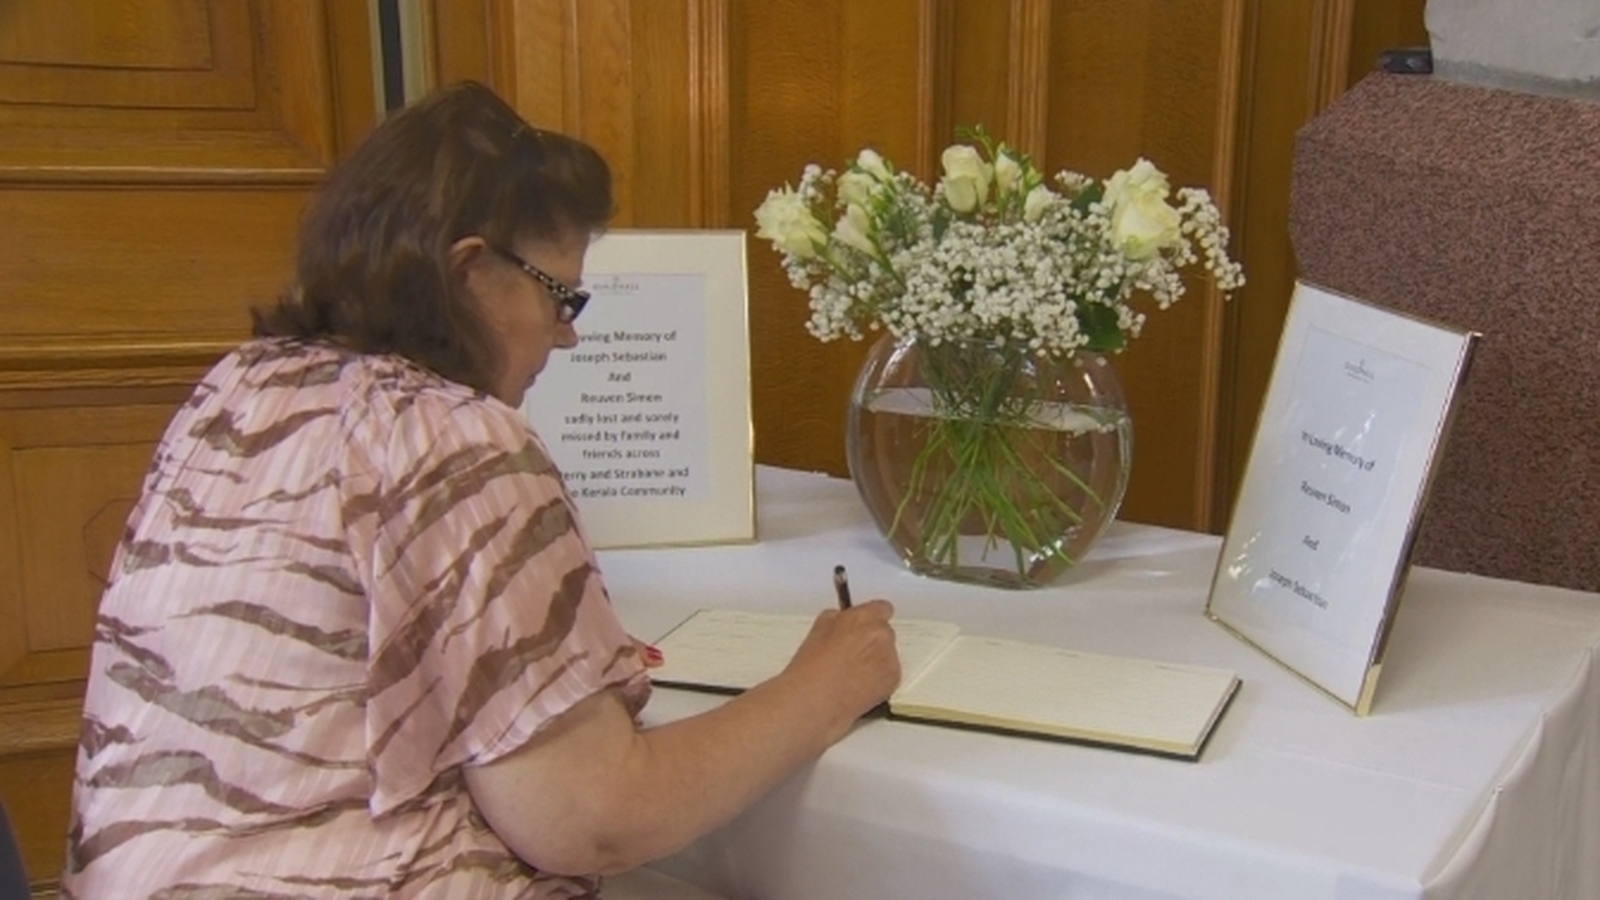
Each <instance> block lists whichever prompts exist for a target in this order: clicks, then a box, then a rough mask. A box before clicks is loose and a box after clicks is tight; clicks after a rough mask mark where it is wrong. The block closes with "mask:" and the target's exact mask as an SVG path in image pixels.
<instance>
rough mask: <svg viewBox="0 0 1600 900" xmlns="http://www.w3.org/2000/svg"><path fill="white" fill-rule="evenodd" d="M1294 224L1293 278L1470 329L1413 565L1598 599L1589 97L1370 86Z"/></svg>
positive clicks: (1597, 369) (1349, 103) (1598, 344)
mask: <svg viewBox="0 0 1600 900" xmlns="http://www.w3.org/2000/svg"><path fill="white" fill-rule="evenodd" d="M1290 231H1291V237H1292V239H1293V242H1294V249H1295V254H1296V256H1297V258H1298V262H1299V265H1300V271H1301V277H1302V278H1304V279H1305V280H1307V281H1310V282H1313V283H1315V284H1319V285H1322V286H1324V287H1327V288H1330V289H1332V290H1336V291H1340V292H1343V293H1346V294H1350V295H1353V296H1355V297H1360V298H1362V299H1366V300H1370V301H1373V302H1376V303H1380V304H1382V305H1384V306H1387V307H1390V308H1392V309H1397V310H1400V311H1403V312H1408V313H1412V314H1414V315H1420V316H1424V317H1427V318H1430V319H1434V320H1436V321H1440V322H1443V323H1446V324H1449V325H1453V326H1457V327H1461V328H1470V329H1473V330H1476V331H1480V332H1482V334H1483V339H1482V341H1481V342H1480V343H1479V345H1478V350H1477V354H1476V357H1475V359H1474V361H1473V364H1472V370H1471V371H1470V372H1469V373H1468V376H1467V379H1466V383H1465V385H1464V386H1463V388H1462V396H1461V397H1460V404H1461V405H1460V409H1459V412H1458V414H1457V419H1456V423H1455V427H1454V430H1453V431H1452V432H1451V434H1450V439H1449V443H1448V445H1447V446H1446V448H1445V453H1444V456H1443V459H1442V460H1441V461H1440V463H1439V468H1438V471H1437V475H1436V480H1435V483H1434V490H1433V495H1432V499H1431V501H1430V502H1429V505H1428V507H1427V510H1426V512H1425V513H1424V517H1423V521H1422V527H1421V532H1420V535H1419V539H1418V544H1417V551H1416V555H1415V556H1414V557H1413V558H1414V560H1415V562H1417V563H1418V564H1420V565H1426V566H1435V567H1439V568H1445V569H1452V570H1456V571H1466V572H1476V573H1480V574H1485V575H1492V576H1496V577H1501V578H1510V579H1514V580H1517V581H1528V582H1536V583H1541V584H1554V585H1561V586H1565V587H1573V588H1579V589H1582V590H1588V591H1600V549H1597V545H1600V414H1597V412H1596V397H1597V396H1600V104H1595V103H1590V102H1585V101H1582V100H1573V99H1563V98H1556V97H1545V96H1536V95H1533V94H1524V93H1517V92H1513V91H1506V90H1497V89H1492V88H1483V87H1473V86H1468V85H1462V84H1456V83H1452V82H1447V81H1441V80H1439V79H1434V78H1411V77H1407V76H1401V75H1391V74H1385V73H1374V74H1372V75H1368V76H1367V77H1366V78H1365V79H1363V80H1362V81H1361V82H1360V83H1359V84H1357V85H1356V86H1355V87H1354V88H1352V89H1351V90H1350V91H1349V92H1348V93H1347V94H1346V95H1345V96H1344V97H1342V98H1341V99H1340V100H1339V101H1337V102H1336V103H1334V104H1333V105H1332V106H1330V107H1329V108H1328V109H1327V110H1326V111H1325V112H1324V113H1323V114H1322V115H1320V116H1318V117H1317V118H1316V119H1314V120H1313V121H1312V122H1310V123H1309V124H1308V125H1306V126H1305V127H1304V128H1303V129H1301V131H1300V134H1299V136H1298V139H1297V143H1296V148H1295V169H1294V179H1293V185H1292V189H1291V206H1290Z"/></svg>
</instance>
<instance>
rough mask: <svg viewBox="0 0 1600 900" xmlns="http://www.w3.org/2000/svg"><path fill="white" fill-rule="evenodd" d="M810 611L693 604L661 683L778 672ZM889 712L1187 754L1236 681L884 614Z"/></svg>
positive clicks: (736, 687) (1192, 755) (705, 683)
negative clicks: (890, 642) (890, 663)
mask: <svg viewBox="0 0 1600 900" xmlns="http://www.w3.org/2000/svg"><path fill="white" fill-rule="evenodd" d="M813 618H814V617H813V616H809V615H789V614H782V613H757V612H742V611H736V610H700V611H699V612H697V613H695V614H694V615H692V616H690V617H689V618H688V619H686V620H684V621H683V622H682V623H681V624H679V625H678V626H677V627H676V628H674V629H673V630H672V631H670V632H668V633H667V635H666V636H665V637H663V638H662V639H661V640H659V641H657V642H656V646H658V647H660V648H661V651H662V654H663V655H664V656H665V657H666V663H665V664H664V665H662V666H660V667H659V668H656V669H652V670H651V672H650V675H651V680H652V681H654V682H655V683H656V684H658V685H661V686H664V687H681V688H689V689H691V690H702V691H713V692H717V693H730V694H731V693H738V692H740V691H743V690H745V689H747V688H751V687H754V686H755V685H757V684H759V683H760V682H762V681H765V680H766V679H768V678H771V677H772V676H773V675H776V674H778V672H779V671H781V670H782V669H783V667H784V666H785V665H786V664H787V663H788V662H789V659H790V657H792V656H793V655H794V651H795V650H796V649H797V648H798V647H799V646H800V642H801V641H802V640H804V639H805V636H806V634H807V632H809V631H810V629H811V622H812V619H813ZM894 629H895V643H896V646H897V648H898V649H899V651H900V666H901V680H900V688H899V690H897V691H895V692H894V694H893V696H891V697H890V698H889V702H888V712H889V717H890V718H892V719H906V720H911V721H917V722H928V723H933V724H937V725H950V726H956V727H965V728H977V729H981V730H985V731H996V732H1002V733H1006V734H1017V735H1023V736H1027V737H1044V738H1054V739H1057V740H1065V741H1073V742H1077V743H1086V744H1096V745H1101V746H1106V747H1112V748H1116V749H1121V750H1136V751H1141V752H1145V753H1154V754H1158V755H1161V756H1172V757H1177V758H1180V759H1187V760H1197V759H1199V758H1200V752H1201V750H1202V749H1204V747H1205V744H1206V740H1207V739H1208V738H1210V736H1211V731H1212V729H1213V728H1215V727H1216V724H1217V722H1218V720H1220V719H1221V718H1222V714H1223V712H1224V711H1225V710H1226V709H1227V708H1228V704H1229V703H1230V702H1231V701H1232V700H1233V695H1234V693H1235V692H1236V691H1237V690H1238V688H1239V677H1238V676H1237V675H1236V674H1234V673H1233V672H1229V671H1225V670H1222V669H1209V668H1202V667H1199V666H1185V665H1176V664H1173V663H1165V662H1156V661H1154V660H1144V659H1131V658H1126V657H1119V656H1099V655H1095V654H1090V653H1077V652H1074V651H1071V650H1064V649H1060V648H1057V647H1046V646H1041V645H1038V644H1027V643H1021V642H1018V641H1007V640H1000V639H997V638H987V637H975V636H971V635H962V634H961V633H960V629H959V628H958V627H957V626H955V625H952V624H950V623H947V622H930V621H923V620H916V619H909V620H908V619H896V620H895V621H894Z"/></svg>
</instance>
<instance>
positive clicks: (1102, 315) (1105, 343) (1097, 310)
mask: <svg viewBox="0 0 1600 900" xmlns="http://www.w3.org/2000/svg"><path fill="white" fill-rule="evenodd" d="M1078 328H1079V330H1081V331H1082V332H1083V333H1084V334H1086V335H1088V336H1089V343H1088V345H1087V349H1089V350H1093V351H1096V352H1098V353H1114V352H1116V351H1118V350H1121V349H1122V348H1123V347H1125V346H1127V343H1128V342H1127V339H1126V338H1124V337H1123V335H1122V329H1121V328H1118V327H1117V311H1116V310H1114V309H1112V308H1111V307H1109V306H1101V305H1100V304H1098V303H1080V304H1078Z"/></svg>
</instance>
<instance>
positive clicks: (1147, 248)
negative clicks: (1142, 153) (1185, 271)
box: [1105, 159, 1183, 259]
mask: <svg viewBox="0 0 1600 900" xmlns="http://www.w3.org/2000/svg"><path fill="white" fill-rule="evenodd" d="M1170 192H1171V187H1170V185H1168V184H1167V176H1166V174H1165V173H1163V172H1162V171H1161V170H1160V169H1158V168H1156V167H1155V165H1154V164H1152V163H1151V162H1150V161H1149V160H1147V159H1140V160H1139V161H1138V162H1136V163H1134V164H1133V168H1131V169H1123V170H1122V171H1119V172H1117V173H1116V174H1114V175H1112V176H1111V178H1110V180H1109V181H1107V182H1106V192H1105V203H1106V205H1107V206H1108V207H1110V209H1111V234H1112V238H1113V239H1114V240H1115V241H1116V242H1117V246H1118V247H1120V248H1121V249H1122V252H1123V253H1125V254H1127V256H1128V258H1130V259H1149V258H1150V257H1152V256H1155V255H1156V254H1157V253H1160V252H1161V251H1162V250H1163V249H1165V248H1167V247H1170V246H1172V245H1173V244H1176V243H1177V242H1178V240H1179V239H1180V238H1181V237H1182V236H1183V232H1182V230H1181V229H1182V226H1183V219H1182V217H1180V216H1179V215H1178V211H1177V210H1176V209H1173V208H1172V207H1171V206H1170V205H1169V204H1168V203H1167V194H1168V193H1170Z"/></svg>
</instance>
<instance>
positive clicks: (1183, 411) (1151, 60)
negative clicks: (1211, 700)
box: [1045, 0, 1237, 529]
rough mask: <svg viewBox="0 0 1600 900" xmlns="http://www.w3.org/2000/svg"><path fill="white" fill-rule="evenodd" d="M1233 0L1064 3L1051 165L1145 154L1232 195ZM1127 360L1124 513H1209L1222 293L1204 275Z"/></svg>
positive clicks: (1160, 517) (1100, 167) (1176, 177)
mask: <svg viewBox="0 0 1600 900" xmlns="http://www.w3.org/2000/svg"><path fill="white" fill-rule="evenodd" d="M1236 7H1237V3H1236V2H1234V0H1187V2H1184V3H1170V2H1162V0H1139V2H1132V0H1087V2H1077V3H1071V4H1062V5H1058V6H1057V7H1056V12H1055V15H1054V17H1053V19H1052V21H1051V23H1050V27H1051V32H1052V35H1053V39H1052V41H1051V53H1052V57H1051V65H1050V81H1049V84H1050V90H1051V102H1050V105H1049V114H1048V119H1049V129H1048V143H1047V152H1046V153H1045V159H1046V160H1047V161H1048V163H1049V165H1050V167H1051V168H1052V169H1059V168H1071V169H1075V170H1078V171H1082V172H1086V173H1088V174H1090V175H1094V176H1096V177H1101V178H1104V177H1107V176H1109V175H1111V174H1112V173H1113V172H1114V171H1116V170H1117V169H1120V168H1125V167H1127V166H1129V165H1131V164H1132V163H1133V162H1134V160H1135V159H1137V158H1138V157H1141V156H1143V157H1147V158H1149V159H1150V160H1151V161H1153V162H1155V163H1156V164H1157V165H1158V166H1160V167H1161V168H1162V169H1163V170H1165V171H1166V172H1167V173H1168V174H1169V175H1170V176H1171V178H1172V181H1173V183H1174V185H1184V186H1194V187H1203V188H1206V189H1208V190H1210V191H1211V192H1212V193H1213V195H1214V196H1217V197H1219V199H1220V200H1221V201H1222V204H1223V205H1224V206H1226V198H1227V193H1228V187H1229V185H1228V180H1229V178H1230V177H1231V174H1232V160H1231V158H1229V157H1228V154H1229V153H1231V152H1232V151H1231V145H1229V144H1228V143H1226V142H1220V141H1219V140H1218V137H1219V133H1220V132H1222V131H1224V130H1226V127H1227V125H1226V118H1225V117H1226V116H1227V115H1228V114H1229V113H1230V112H1231V103H1232V95H1233V92H1234V91H1235V90H1236V85H1235V84H1234V82H1233V67H1232V62H1233V61H1232V58H1231V55H1230V54H1231V52H1232V46H1233V45H1232V42H1233V40H1234V39H1235V34H1234V33H1233V32H1234V29H1235V28H1236V24H1237V23H1236V18H1237V10H1236ZM1190 289H1191V290H1190V293H1189V294H1188V295H1187V296H1186V297H1185V298H1184V299H1183V300H1182V301H1181V302H1180V303H1178V304H1177V305H1175V306H1173V307H1172V308H1171V309H1169V310H1166V311H1159V312H1158V311H1156V310H1155V309H1154V307H1153V305H1152V306H1151V307H1150V309H1149V313H1150V315H1149V319H1148V321H1147V323H1146V325H1145V328H1144V332H1143V334H1142V336H1141V337H1140V338H1139V339H1138V340H1136V341H1134V342H1133V343H1132V344H1131V345H1130V346H1129V348H1128V350H1127V351H1125V352H1124V353H1123V354H1121V355H1119V356H1118V357H1116V358H1115V360H1114V364H1115V365H1116V366H1117V370H1118V373H1119V375H1121V377H1122V380H1123V385H1124V388H1125V389H1126V391H1127V394H1128V403H1129V406H1130V408H1131V410H1132V413H1133V420H1134V454H1133V459H1134V463H1133V476H1132V480H1131V482H1130V483H1129V489H1128V496H1127V499H1126V501H1125V502H1124V506H1123V512H1122V516H1123V517H1124V518H1128V519H1131V520H1134V521H1143V522H1155V523H1158V524H1163V525H1172V526H1178V527H1185V528H1201V529H1204V528H1206V527H1207V526H1208V525H1209V524H1210V522H1209V520H1210V515H1211V503H1212V491H1211V484H1210V482H1211V478H1212V474H1213V468H1214V457H1213V448H1214V446H1215V443H1216V442H1215V434H1214V430H1215V427H1216V410H1217V407H1218V405H1219V404H1220V397H1219V394H1218V390H1219V389H1218V385H1217V382H1216V380H1215V379H1214V378H1213V377H1212V372H1213V371H1214V369H1215V366H1216V363H1217V359H1218V357H1219V355H1220V352H1221V351H1220V348H1221V345H1222V341H1223V334H1222V327H1221V318H1220V313H1219V311H1218V310H1219V307H1220V305H1221V299H1220V297H1219V296H1218V295H1217V293H1216V292H1215V291H1214V290H1213V289H1212V288H1211V285H1210V284H1209V282H1208V281H1207V280H1205V279H1203V278H1194V279H1191V280H1190Z"/></svg>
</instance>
